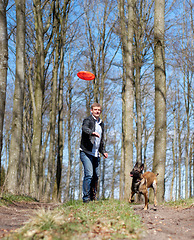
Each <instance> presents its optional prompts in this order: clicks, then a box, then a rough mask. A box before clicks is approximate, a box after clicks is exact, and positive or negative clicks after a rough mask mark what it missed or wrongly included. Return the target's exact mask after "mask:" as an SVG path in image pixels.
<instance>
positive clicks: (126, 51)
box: [119, 0, 134, 200]
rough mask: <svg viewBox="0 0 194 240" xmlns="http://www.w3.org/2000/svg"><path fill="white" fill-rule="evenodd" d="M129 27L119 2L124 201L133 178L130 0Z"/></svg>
mask: <svg viewBox="0 0 194 240" xmlns="http://www.w3.org/2000/svg"><path fill="white" fill-rule="evenodd" d="M127 2H128V17H127V18H128V25H127V30H126V27H125V22H126V18H125V13H124V2H123V0H120V2H119V12H120V26H121V41H122V51H123V52H122V53H123V63H124V71H125V76H126V79H125V84H124V86H125V88H124V89H123V91H124V106H125V109H124V111H125V119H124V122H125V123H124V129H123V134H124V162H125V163H124V164H125V168H124V181H125V186H124V199H125V200H127V199H128V198H129V193H130V187H131V178H130V175H129V172H130V171H131V169H132V167H133V104H134V89H133V87H134V86H133V82H134V81H133V60H132V56H133V20H134V13H133V7H134V2H133V0H128V1H127Z"/></svg>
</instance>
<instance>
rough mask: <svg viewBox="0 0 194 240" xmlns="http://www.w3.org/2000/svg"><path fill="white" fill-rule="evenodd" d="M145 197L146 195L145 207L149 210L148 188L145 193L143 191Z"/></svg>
mask: <svg viewBox="0 0 194 240" xmlns="http://www.w3.org/2000/svg"><path fill="white" fill-rule="evenodd" d="M143 195H144V197H145V207H144V210H147V209H148V191H147V190H146V191H145V192H144V193H143Z"/></svg>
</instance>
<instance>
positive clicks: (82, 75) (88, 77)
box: [77, 71, 95, 81]
mask: <svg viewBox="0 0 194 240" xmlns="http://www.w3.org/2000/svg"><path fill="white" fill-rule="evenodd" d="M77 76H78V77H79V78H81V79H83V80H87V81H90V80H94V78H95V75H94V74H93V73H91V72H88V71H80V72H78V73H77Z"/></svg>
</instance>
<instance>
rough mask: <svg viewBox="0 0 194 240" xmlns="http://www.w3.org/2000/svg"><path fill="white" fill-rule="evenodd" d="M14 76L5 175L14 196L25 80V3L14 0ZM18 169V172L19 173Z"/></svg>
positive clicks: (16, 185)
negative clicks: (6, 172)
mask: <svg viewBox="0 0 194 240" xmlns="http://www.w3.org/2000/svg"><path fill="white" fill-rule="evenodd" d="M15 2H16V20H17V32H16V76H15V92H14V100H13V101H14V102H13V119H12V129H11V143H10V155H9V168H8V175H7V189H8V191H9V192H11V193H13V194H16V193H18V192H19V189H18V177H19V175H20V177H21V168H22V167H23V164H20V168H18V167H19V163H21V161H22V156H21V153H22V142H23V141H22V132H23V102H24V80H25V61H24V60H25V1H24V0H16V1H15ZM19 169H20V171H19Z"/></svg>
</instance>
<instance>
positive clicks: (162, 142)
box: [153, 0, 166, 202]
mask: <svg viewBox="0 0 194 240" xmlns="http://www.w3.org/2000/svg"><path fill="white" fill-rule="evenodd" d="M164 12H165V0H156V1H155V8H154V65H155V71H154V73H155V140H154V162H153V171H154V172H156V173H159V176H158V188H159V189H160V191H158V201H159V202H162V201H163V200H164V193H165V162H166V70H165V51H164Z"/></svg>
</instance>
